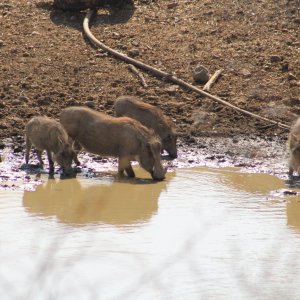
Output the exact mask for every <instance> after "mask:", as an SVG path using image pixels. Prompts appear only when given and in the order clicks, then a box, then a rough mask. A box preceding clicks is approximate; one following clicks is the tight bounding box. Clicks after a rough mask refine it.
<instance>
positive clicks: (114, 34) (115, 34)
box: [112, 32, 120, 39]
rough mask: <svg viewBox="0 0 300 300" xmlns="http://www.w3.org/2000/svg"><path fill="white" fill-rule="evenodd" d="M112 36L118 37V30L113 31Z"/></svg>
mask: <svg viewBox="0 0 300 300" xmlns="http://www.w3.org/2000/svg"><path fill="white" fill-rule="evenodd" d="M112 36H113V37H114V38H117V39H118V38H120V33H118V32H113V33H112Z"/></svg>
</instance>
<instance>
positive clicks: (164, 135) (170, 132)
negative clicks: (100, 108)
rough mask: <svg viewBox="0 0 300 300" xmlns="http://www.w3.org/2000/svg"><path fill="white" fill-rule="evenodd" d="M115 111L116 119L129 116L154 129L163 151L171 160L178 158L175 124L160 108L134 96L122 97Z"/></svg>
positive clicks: (116, 103)
mask: <svg viewBox="0 0 300 300" xmlns="http://www.w3.org/2000/svg"><path fill="white" fill-rule="evenodd" d="M114 109H115V115H116V117H121V116H127V117H130V118H133V119H135V120H138V121H139V122H141V123H142V124H143V125H145V126H146V127H148V128H151V129H153V130H154V132H155V133H156V134H157V135H158V136H159V137H160V139H161V143H162V149H163V150H166V151H167V152H168V153H169V156H170V157H171V158H176V157H177V146H176V142H177V132H176V128H175V124H174V122H173V121H172V120H171V119H170V118H169V117H167V116H165V115H164V114H163V113H162V111H161V110H160V109H159V108H157V107H155V106H153V105H151V104H148V103H145V102H143V101H141V100H140V99H138V98H136V97H133V96H121V97H119V98H118V99H117V100H116V101H115V105H114Z"/></svg>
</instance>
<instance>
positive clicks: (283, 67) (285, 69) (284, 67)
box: [281, 62, 289, 72]
mask: <svg viewBox="0 0 300 300" xmlns="http://www.w3.org/2000/svg"><path fill="white" fill-rule="evenodd" d="M288 70H289V63H288V62H283V63H282V65H281V71H282V72H288Z"/></svg>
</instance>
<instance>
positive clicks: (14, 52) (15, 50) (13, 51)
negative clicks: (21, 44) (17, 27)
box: [10, 48, 18, 54]
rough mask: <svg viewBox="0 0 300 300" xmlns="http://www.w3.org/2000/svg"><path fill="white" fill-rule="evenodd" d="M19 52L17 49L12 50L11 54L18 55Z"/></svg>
mask: <svg viewBox="0 0 300 300" xmlns="http://www.w3.org/2000/svg"><path fill="white" fill-rule="evenodd" d="M17 52H18V50H17V48H11V49H10V53H12V54H16V53H17Z"/></svg>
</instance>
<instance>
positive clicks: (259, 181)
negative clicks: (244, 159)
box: [220, 171, 300, 233]
mask: <svg viewBox="0 0 300 300" xmlns="http://www.w3.org/2000/svg"><path fill="white" fill-rule="evenodd" d="M220 180H221V181H222V183H224V184H226V186H230V187H232V188H234V189H235V190H238V191H244V192H247V193H250V194H257V193H259V194H262V195H265V194H268V193H270V192H271V191H276V190H279V194H280V201H282V197H284V198H286V216H287V224H288V225H289V226H291V227H292V228H294V229H296V230H297V232H299V233H300V198H299V196H289V195H288V194H287V195H286V194H285V193H284V189H285V188H292V189H294V188H299V181H295V180H287V181H284V180H282V179H279V178H277V177H275V176H271V175H268V174H243V173H239V172H232V171H230V172H226V173H222V174H221V176H220ZM280 190H281V192H280ZM295 193H297V192H295ZM263 205H264V207H266V206H269V208H272V206H273V208H274V211H273V213H274V214H275V213H276V211H275V210H276V202H275V203H274V201H265V202H264V203H263ZM262 208H263V207H261V208H260V209H262ZM270 212H272V211H271V210H270Z"/></svg>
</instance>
